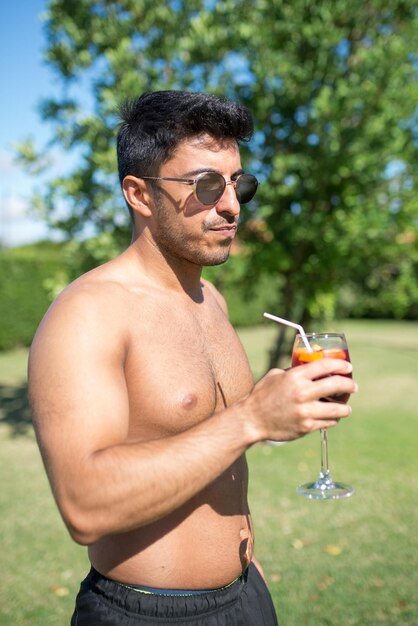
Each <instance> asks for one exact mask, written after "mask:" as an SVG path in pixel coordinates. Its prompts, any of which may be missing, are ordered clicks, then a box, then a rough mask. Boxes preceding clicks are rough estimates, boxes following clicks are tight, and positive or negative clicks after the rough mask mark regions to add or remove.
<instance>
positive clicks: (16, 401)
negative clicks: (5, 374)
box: [0, 383, 33, 437]
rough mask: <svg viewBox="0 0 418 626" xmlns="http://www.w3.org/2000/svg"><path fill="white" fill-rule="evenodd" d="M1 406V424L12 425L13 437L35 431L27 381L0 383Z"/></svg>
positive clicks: (11, 432)
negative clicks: (12, 383) (11, 383)
mask: <svg viewBox="0 0 418 626" xmlns="http://www.w3.org/2000/svg"><path fill="white" fill-rule="evenodd" d="M0 407H1V408H0V424H7V425H8V426H9V427H10V434H11V436H12V437H19V436H23V435H28V434H32V433H33V427H32V416H31V412H30V408H29V401H28V388H27V385H26V383H24V384H22V385H17V386H14V385H13V386H12V385H0Z"/></svg>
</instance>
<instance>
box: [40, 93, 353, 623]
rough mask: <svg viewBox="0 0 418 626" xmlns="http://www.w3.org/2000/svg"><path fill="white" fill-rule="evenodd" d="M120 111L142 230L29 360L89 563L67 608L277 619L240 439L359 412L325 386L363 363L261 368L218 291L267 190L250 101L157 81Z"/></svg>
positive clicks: (164, 618) (115, 619)
mask: <svg viewBox="0 0 418 626" xmlns="http://www.w3.org/2000/svg"><path fill="white" fill-rule="evenodd" d="M122 118H123V120H124V121H123V123H122V125H121V127H120V130H119V134H118V160H119V174H120V179H121V184H122V189H123V193H124V196H125V199H126V202H127V204H128V206H129V208H130V211H131V214H132V219H133V237H132V243H131V245H130V246H129V247H128V248H127V250H125V252H123V253H122V254H121V255H120V256H119V257H118V258H116V259H114V260H112V261H110V262H109V263H106V264H104V265H102V266H101V267H98V268H96V269H94V270H92V271H90V272H88V273H87V274H85V275H84V276H82V277H81V278H79V279H77V280H76V281H75V282H74V283H72V284H71V285H70V286H69V287H67V289H65V290H64V292H63V293H62V294H61V295H60V296H59V297H58V298H57V300H56V301H55V302H54V304H53V305H52V306H51V308H50V309H49V311H48V313H47V315H46V316H45V318H44V320H43V322H42V324H41V325H40V328H39V330H38V332H37V334H36V337H35V339H34V342H33V345H32V349H31V354H30V362H29V383H30V398H31V403H32V407H33V415H34V424H35V428H36V433H37V437H38V441H39V445H40V449H41V452H42V456H43V459H44V463H45V467H46V471H47V473H48V476H49V479H50V482H51V486H52V490H53V493H54V496H55V499H56V502H57V504H58V507H59V510H60V512H61V515H62V517H63V519H64V521H65V523H66V525H67V527H68V530H69V532H70V534H71V536H72V538H73V539H74V540H75V541H77V542H78V543H80V544H83V545H86V546H88V553H89V558H90V561H91V564H92V569H91V572H90V573H89V575H88V576H87V578H86V579H85V581H84V582H83V583H82V585H81V590H80V593H79V595H78V597H77V604H76V609H75V613H74V615H73V619H72V622H71V623H72V625H73V626H87V625H88V626H92V625H94V626H96V625H101V624H107V625H117V624H123V625H126V626H128V625H129V626H131V625H134V624H140V625H151V624H153V625H154V626H156V624H183V623H187V624H189V625H190V626H197V625H199V626H203V625H205V626H209V625H212V624H216V625H218V626H221V625H223V624H225V625H226V624H228V625H235V624H242V625H244V624H245V625H248V626H250V625H251V626H260V625H263V624H266V625H273V624H276V623H277V621H276V617H275V613H274V609H273V605H272V602H271V598H270V595H269V592H268V590H267V587H266V585H265V583H264V580H263V577H262V570H261V569H260V567H259V565H258V564H257V562H256V561H255V560H254V556H253V531H252V524H251V518H250V513H249V509H248V505H247V465H246V461H245V452H246V450H247V449H248V448H249V447H250V446H252V445H253V444H256V443H257V442H260V441H263V440H266V439H272V440H277V441H290V440H293V439H296V438H298V437H301V436H303V435H305V434H307V433H310V432H312V431H315V430H317V429H319V428H327V427H329V426H334V425H335V424H336V423H337V422H338V420H339V419H340V418H342V417H346V416H348V415H349V414H350V412H351V410H350V408H349V407H348V406H345V405H341V404H336V403H323V402H320V398H321V397H323V396H329V395H331V394H333V393H346V392H348V393H353V392H354V391H355V390H356V385H355V383H354V382H353V381H352V380H351V379H349V378H346V377H344V376H342V375H343V374H347V373H349V372H350V371H351V365H350V364H349V363H346V362H344V361H338V360H334V359H324V360H321V361H315V362H313V363H310V364H307V365H305V366H302V367H298V368H295V369H294V370H289V371H282V370H279V369H275V370H272V371H270V372H269V373H268V374H267V375H266V376H265V377H264V378H262V379H261V380H260V381H259V382H258V383H257V384H256V385H254V383H253V379H252V376H251V371H250V367H249V364H248V360H247V358H246V356H245V353H244V350H243V348H242V346H241V343H240V341H239V339H238V337H237V335H236V333H235V332H234V330H233V328H232V326H231V325H230V323H229V322H228V318H227V312H226V307H225V303H224V300H223V298H222V296H221V295H220V294H219V293H218V292H217V291H216V289H215V288H214V287H213V286H212V285H211V284H210V283H208V282H207V281H205V280H203V279H202V278H201V268H202V266H209V265H217V264H220V263H223V262H224V261H225V260H226V259H227V257H228V254H229V250H230V246H231V243H232V241H233V239H234V236H235V233H236V228H237V222H238V217H239V213H240V202H241V203H242V202H248V201H249V200H250V199H251V197H252V196H253V195H254V194H255V191H256V187H257V182H256V180H255V179H254V177H252V176H251V175H248V174H247V175H244V173H243V170H242V167H241V162H240V155H239V149H238V141H243V140H246V139H248V138H249V136H250V135H251V132H252V120H251V116H250V114H249V113H248V111H247V110H246V109H245V108H244V107H242V106H240V105H238V104H236V103H232V102H228V101H223V100H220V99H218V98H216V97H214V96H209V95H207V94H192V93H185V92H155V93H151V94H146V95H144V96H142V97H141V98H138V99H137V100H135V101H133V102H131V103H129V104H127V105H125V107H124V108H123V110H122ZM321 377H322V378H321ZM318 379H320V380H318Z"/></svg>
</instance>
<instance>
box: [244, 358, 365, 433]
mask: <svg viewBox="0 0 418 626" xmlns="http://www.w3.org/2000/svg"><path fill="white" fill-rule="evenodd" d="M351 372H352V365H351V363H349V362H347V361H343V360H342V359H321V360H317V361H313V362H312V363H307V364H306V365H301V366H299V367H295V368H291V369H289V370H280V369H272V370H270V371H269V372H268V373H267V374H266V375H265V376H264V377H263V378H262V379H261V380H260V381H259V382H258V383H257V384H256V385H255V386H254V389H253V391H252V392H251V393H250V394H249V395H248V396H247V398H246V399H245V400H244V405H245V410H246V411H247V412H248V413H249V415H248V416H247V418H248V419H249V420H250V424H251V425H252V426H253V427H254V428H255V429H256V431H257V439H258V440H260V441H261V440H266V439H271V440H275V441H291V440H293V439H297V438H298V437H302V436H304V435H306V434H308V433H310V432H313V431H315V430H319V429H320V428H329V427H331V426H335V425H336V424H337V423H338V421H339V420H340V419H341V418H343V417H348V416H349V415H350V414H351V408H350V407H349V406H348V405H346V404H340V403H337V402H323V401H321V398H324V397H329V396H331V395H334V394H341V393H349V394H352V393H355V392H356V391H357V384H356V383H355V382H354V381H353V380H352V379H351V378H349V377H348V376H350V374H351Z"/></svg>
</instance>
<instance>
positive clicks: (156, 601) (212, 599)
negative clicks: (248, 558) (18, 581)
mask: <svg viewBox="0 0 418 626" xmlns="http://www.w3.org/2000/svg"><path fill="white" fill-rule="evenodd" d="M251 568H252V565H250V567H249V569H247V570H246V571H245V572H244V573H243V574H242V576H239V577H238V578H237V579H236V580H234V581H232V582H231V583H229V584H228V585H226V586H224V587H220V588H216V589H197V590H195V589H191V590H190V589H158V588H152V587H142V586H136V585H127V584H124V583H121V582H117V581H114V580H111V579H110V578H106V577H105V576H102V574H100V573H99V572H98V571H97V570H95V569H94V568H93V567H92V568H91V570H90V573H89V575H88V576H87V578H86V579H85V580H84V581H83V583H82V590H83V589H84V591H85V592H88V590H90V591H91V592H92V593H94V594H97V595H98V596H100V597H102V598H103V601H105V602H106V603H107V604H108V605H109V606H117V607H119V608H120V609H123V610H125V611H129V612H133V613H134V614H140V615H143V616H155V617H158V616H164V615H173V617H174V616H175V615H176V616H177V618H183V617H184V618H185V617H186V616H190V615H199V614H200V613H202V614H203V613H205V612H207V611H215V610H219V609H221V608H222V607H226V606H229V605H231V604H232V603H234V602H236V601H237V600H238V598H239V597H240V596H241V593H242V591H243V589H244V587H245V584H246V582H247V577H248V573H249V570H250V571H251ZM135 587H136V588H135Z"/></svg>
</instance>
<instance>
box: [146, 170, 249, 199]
mask: <svg viewBox="0 0 418 626" xmlns="http://www.w3.org/2000/svg"><path fill="white" fill-rule="evenodd" d="M207 174H213V175H216V176H219V178H220V179H222V180H223V182H224V184H223V187H222V190H221V189H220V190H219V191H220V193H219V196H218V197H217V198H216V200H213V201H211V202H203V201H202V200H201V199H200V198H199V196H198V189H197V186H198V184H199V181H200V180H201V179H202V178H203V177H204V176H206V175H207ZM242 176H251V178H253V179H254V181H255V189H254V194H253V195H252V197H251V198H250V199H249V200H246V201H245V202H240V201H239V200H238V201H239V202H240V204H247V202H251V200H252V199H253V198H254V196H255V194H256V193H257V189H258V185H259V182H258V180H257V178H256V177H255V176H254V175H253V174H244V173H243V174H239V175H238V176H237V178H235V179H233V180H226V179H225V178H224V176H222V174H219V172H211V171H208V172H202V173H201V174H198V175H197V176H196V178H169V177H167V176H138V178H142V179H143V180H167V181H171V182H176V183H183V184H184V185H193V195H194V197H195V198H196V200H197V201H198V202H200V203H201V204H203V205H204V206H212V205H214V204H216V203H217V202H219V200H220V199H221V198H222V196H223V193H224V191H225V189H226V186H227V185H233V186H234V190H235V194H237V183H238V181H239V179H240V178H241V177H242ZM237 198H238V196H237Z"/></svg>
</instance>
